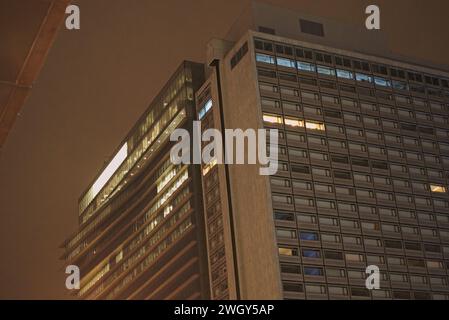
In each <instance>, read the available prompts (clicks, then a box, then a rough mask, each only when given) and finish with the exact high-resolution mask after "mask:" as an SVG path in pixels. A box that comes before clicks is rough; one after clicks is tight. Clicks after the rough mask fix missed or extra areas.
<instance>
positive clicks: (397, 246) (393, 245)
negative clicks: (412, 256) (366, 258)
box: [385, 240, 402, 249]
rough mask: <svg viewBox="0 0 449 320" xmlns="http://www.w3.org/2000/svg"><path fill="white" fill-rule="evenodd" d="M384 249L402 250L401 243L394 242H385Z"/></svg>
mask: <svg viewBox="0 0 449 320" xmlns="http://www.w3.org/2000/svg"><path fill="white" fill-rule="evenodd" d="M385 247H386V248H393V249H402V242H401V241H394V240H385Z"/></svg>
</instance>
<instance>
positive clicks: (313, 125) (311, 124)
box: [306, 121, 326, 131]
mask: <svg viewBox="0 0 449 320" xmlns="http://www.w3.org/2000/svg"><path fill="white" fill-rule="evenodd" d="M306 128H307V129H310V130H319V131H324V130H326V128H325V126H324V123H318V122H310V121H307V122H306Z"/></svg>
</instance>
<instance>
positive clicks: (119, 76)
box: [0, 0, 449, 299]
mask: <svg viewBox="0 0 449 320" xmlns="http://www.w3.org/2000/svg"><path fill="white" fill-rule="evenodd" d="M0 1H1V0H0ZM29 1H33V0H29ZM264 2H269V3H272V4H278V5H281V6H286V7H290V8H292V9H300V10H302V11H303V12H305V13H308V14H313V15H317V16H324V17H331V18H333V19H336V20H343V21H345V22H352V23H355V24H364V20H365V17H366V16H365V14H364V11H365V7H366V6H367V5H369V4H374V3H375V4H378V5H379V6H380V8H381V19H382V20H381V23H382V26H381V27H382V29H383V31H386V32H388V33H389V37H390V48H391V50H392V51H393V52H396V53H399V54H402V55H407V56H411V57H415V58H424V59H426V60H429V61H431V62H434V63H441V64H446V65H449V36H448V30H449V20H448V19H447V12H449V2H448V1H447V0H427V1H423V0H419V1H418V0H395V1H391V0H388V1H387V0H383V1H380V0H379V1H361V0H351V1H349V0H348V1H342V0H339V1H331V0H326V1H325V0H307V1H306V0H277V1H276V0H272V1H264ZM74 3H75V4H78V5H79V6H80V9H81V30H79V31H68V30H65V28H64V29H61V32H60V33H59V35H58V37H57V39H56V41H55V43H54V45H53V47H52V49H51V51H50V53H49V55H48V59H47V61H46V64H45V66H44V68H43V69H42V72H41V74H40V75H39V78H38V80H37V82H36V84H35V86H34V88H33V90H32V92H31V95H30V97H29V99H28V100H27V102H26V104H25V105H24V107H23V110H22V112H21V116H20V117H19V118H18V119H17V122H16V123H15V125H14V128H13V130H12V131H11V133H10V135H9V137H8V140H7V142H6V145H5V146H4V149H3V152H2V154H1V155H0V219H1V220H0V236H1V241H0V252H1V260H0V261H1V264H0V298H3V299H16V298H24V299H49V298H56V299H65V298H68V294H67V290H66V289H65V285H64V283H65V274H64V272H63V266H64V265H63V263H62V262H61V261H59V256H60V255H61V254H62V253H63V251H62V250H61V249H59V248H58V247H59V245H60V244H61V243H62V242H63V241H64V239H65V238H67V236H69V235H70V234H72V233H73V232H74V231H76V228H77V223H78V220H77V217H78V211H77V201H78V197H79V195H80V194H81V192H82V191H83V190H84V189H85V188H86V187H87V185H88V184H89V183H90V182H91V181H92V179H93V177H94V176H95V174H96V173H98V171H99V169H100V168H101V167H102V165H103V163H104V161H106V160H107V159H108V157H110V156H111V153H112V151H113V150H114V149H115V148H116V147H117V146H118V144H119V143H120V141H121V140H122V139H123V137H124V136H125V134H126V133H127V132H128V131H129V129H130V128H131V127H132V125H133V124H134V123H135V121H136V120H137V119H138V117H139V116H140V115H141V113H142V112H143V111H144V110H145V109H146V107H147V106H148V104H149V102H150V101H151V100H152V98H153V97H154V96H155V94H157V92H158V91H159V89H160V88H161V87H162V85H163V84H164V83H165V82H166V81H167V80H168V78H169V76H170V75H171V73H172V72H173V71H174V70H175V69H176V67H177V66H178V65H179V64H180V63H181V61H182V60H185V59H187V60H193V61H198V62H201V61H203V60H204V56H205V45H206V43H207V41H208V40H209V39H210V38H212V37H223V36H224V35H225V34H226V33H227V31H228V29H229V27H230V26H231V24H232V23H233V21H234V20H235V19H236V18H237V17H238V15H239V14H240V12H241V10H242V9H243V8H244V7H245V6H246V5H247V4H248V1H247V0H221V1H220V0H164V1H158V0H80V1H74ZM0 41H1V39H0ZM0 50H1V49H0Z"/></svg>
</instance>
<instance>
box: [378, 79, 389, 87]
mask: <svg viewBox="0 0 449 320" xmlns="http://www.w3.org/2000/svg"><path fill="white" fill-rule="evenodd" d="M374 83H375V84H376V85H378V86H381V87H391V82H390V80H387V79H384V78H380V77H374Z"/></svg>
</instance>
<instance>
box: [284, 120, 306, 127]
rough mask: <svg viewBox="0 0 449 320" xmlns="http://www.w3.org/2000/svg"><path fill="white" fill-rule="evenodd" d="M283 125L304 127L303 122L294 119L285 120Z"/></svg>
mask: <svg viewBox="0 0 449 320" xmlns="http://www.w3.org/2000/svg"><path fill="white" fill-rule="evenodd" d="M284 122H285V125H287V126H291V127H304V121H302V120H298V119H295V118H285V120H284Z"/></svg>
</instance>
